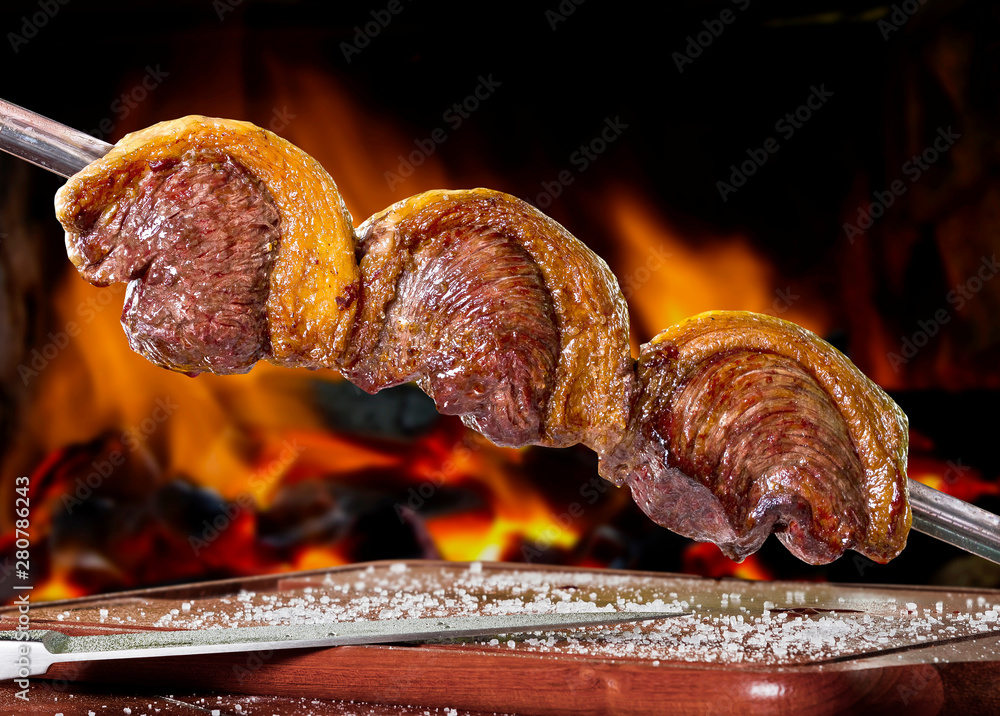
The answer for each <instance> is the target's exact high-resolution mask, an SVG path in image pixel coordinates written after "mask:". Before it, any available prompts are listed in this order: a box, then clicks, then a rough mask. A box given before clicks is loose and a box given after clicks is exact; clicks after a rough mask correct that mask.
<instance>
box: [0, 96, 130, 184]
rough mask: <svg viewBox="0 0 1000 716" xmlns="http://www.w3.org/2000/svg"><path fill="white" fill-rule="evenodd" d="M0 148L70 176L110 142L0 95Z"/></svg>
mask: <svg viewBox="0 0 1000 716" xmlns="http://www.w3.org/2000/svg"><path fill="white" fill-rule="evenodd" d="M0 149H2V150H3V151H5V152H9V153H10V154H13V155H14V156H15V157H20V158H21V159H26V160H27V161H29V162H31V163H32V164H34V165H36V166H39V167H41V168H42V169H48V170H49V171H50V172H54V173H56V174H58V175H59V176H62V177H71V176H73V175H74V174H76V173H77V172H78V171H80V170H81V169H83V168H84V167H85V166H87V165H88V164H90V163H91V162H93V161H94V160H96V159H100V158H101V157H103V156H104V155H105V154H107V153H108V151H109V150H110V149H111V145H110V144H108V143H107V142H102V141H101V140H99V139H95V138H94V137H91V136H90V135H89V134H86V133H84V132H81V131H79V130H76V129H73V128H72V127H67V126H66V125H65V124H61V123H59V122H56V121H53V120H51V119H49V118H48V117H43V116H42V115H40V114H36V113H34V112H31V111H29V110H27V109H24V108H23V107H18V106H17V105H16V104H11V103H10V102H7V101H5V100H2V99H0Z"/></svg>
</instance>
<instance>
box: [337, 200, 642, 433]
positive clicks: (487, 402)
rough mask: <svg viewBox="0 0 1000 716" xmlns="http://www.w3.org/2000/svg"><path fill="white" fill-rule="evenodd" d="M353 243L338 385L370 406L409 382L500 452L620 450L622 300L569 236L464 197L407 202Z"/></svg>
mask: <svg viewBox="0 0 1000 716" xmlns="http://www.w3.org/2000/svg"><path fill="white" fill-rule="evenodd" d="M358 234H359V242H358V257H359V261H360V268H361V297H360V302H361V305H360V308H359V315H358V321H357V323H356V324H355V328H354V333H353V334H352V336H351V344H352V348H351V351H350V353H349V355H350V358H349V359H348V360H347V361H345V365H343V366H341V368H340V370H341V371H342V372H343V373H344V375H345V376H346V377H347V378H348V379H350V380H351V381H352V382H354V383H355V384H357V385H358V386H360V387H362V388H364V389H365V390H367V391H370V392H375V391H377V390H380V389H382V388H385V387H388V386H390V385H396V384H398V383H401V382H405V381H409V380H416V381H417V382H418V383H419V384H420V386H421V387H422V388H423V389H424V390H425V391H426V392H427V393H428V394H429V395H430V396H431V397H433V398H434V400H435V402H436V404H437V406H438V409H439V410H441V411H442V412H444V413H448V414H452V415H461V416H462V419H463V420H464V421H465V422H466V424H467V425H469V426H470V427H472V428H474V429H476V430H478V431H479V432H481V433H482V434H483V435H486V437H488V438H490V439H491V440H492V441H494V442H495V443H497V444H500V445H511V446H519V445H528V444H540V445H552V446H566V445H572V444H575V443H578V442H582V443H584V444H586V445H588V446H589V447H592V448H593V449H595V450H597V451H598V452H603V451H604V450H606V449H608V448H609V447H610V446H612V445H615V444H617V443H618V442H619V441H620V440H621V436H622V435H623V434H624V431H625V429H626V427H627V422H628V410H629V400H630V399H631V395H632V386H633V383H634V373H633V370H632V359H631V356H630V354H629V344H628V319H627V315H626V307H625V299H624V298H623V297H622V295H621V291H620V290H619V289H618V283H617V281H616V280H615V278H614V276H613V275H612V274H611V272H610V270H609V269H608V267H607V266H606V265H605V264H604V262H603V261H601V260H600V259H599V258H598V257H597V256H596V255H595V254H594V253H593V252H592V251H590V249H588V248H587V247H586V246H584V245H583V244H582V243H580V242H579V241H578V240H577V239H576V238H575V237H574V236H573V235H572V234H570V233H569V232H568V231H566V229H564V228H563V227H562V226H560V225H559V224H557V223H556V222H555V221H553V220H552V219H550V218H548V217H547V216H545V215H544V214H541V213H540V212H538V211H537V210H535V209H534V208H533V207H531V206H529V205H528V204H526V203H525V202H523V201H521V200H519V199H516V198H515V197H512V196H509V195H507V194H502V193H500V192H496V191H490V190H488V189H472V190H469V191H431V192H426V193H424V194H419V195H417V196H415V197H411V198H410V199H407V200H406V201H403V202H400V203H398V204H396V205H394V206H392V207H390V208H389V209H387V210H385V211H383V212H380V213H379V214H376V215H375V216H373V217H372V218H371V219H369V220H368V221H366V222H365V223H364V224H363V225H362V226H361V227H359V229H358Z"/></svg>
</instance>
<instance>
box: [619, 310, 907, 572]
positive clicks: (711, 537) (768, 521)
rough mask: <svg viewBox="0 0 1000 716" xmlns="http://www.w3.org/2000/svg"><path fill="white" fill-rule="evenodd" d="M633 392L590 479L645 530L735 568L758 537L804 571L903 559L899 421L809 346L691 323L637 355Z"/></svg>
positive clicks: (883, 402)
mask: <svg viewBox="0 0 1000 716" xmlns="http://www.w3.org/2000/svg"><path fill="white" fill-rule="evenodd" d="M639 384H640V387H639V398H638V401H637V406H636V411H635V413H634V414H633V418H632V427H631V430H630V433H629V437H628V441H627V442H626V443H623V445H622V446H621V448H620V449H619V450H618V451H617V452H616V454H615V456H614V457H612V458H609V459H606V460H605V461H604V464H603V465H602V469H603V470H604V474H605V475H606V476H608V477H610V478H612V479H615V480H616V481H618V482H620V483H625V484H627V485H628V486H629V487H630V488H631V490H632V494H633V497H634V498H635V500H636V503H637V504H639V506H640V507H641V508H642V509H643V511H644V512H646V514H647V515H649V516H650V518H652V519H653V520H654V521H655V522H657V523H658V524H661V525H663V526H665V527H668V528H669V529H671V530H674V531H675V532H678V533H680V534H683V535H686V536H688V537H692V538H693V539H698V540H706V541H712V542H715V543H716V544H718V545H719V546H720V547H721V548H722V550H723V551H724V552H725V553H726V554H727V555H728V556H729V557H731V558H733V559H736V560H741V559H743V558H745V557H746V556H747V555H749V554H752V553H753V552H756V551H757V550H758V549H759V548H760V546H761V544H762V543H763V542H764V540H765V539H766V538H767V536H768V535H769V534H770V533H771V532H777V535H778V539H780V540H781V541H782V542H783V543H784V544H785V546H786V547H788V549H789V550H790V551H791V552H792V553H793V554H795V555H796V556H797V557H799V558H800V559H802V560H804V561H806V562H810V563H812V564H823V563H826V562H831V561H833V560H834V559H836V558H838V557H839V556H840V555H841V554H843V552H844V550H845V549H855V550H857V551H858V552H861V553H862V554H865V555H866V556H868V557H870V558H871V559H873V560H876V561H878V562H886V561H888V560H889V559H891V558H892V557H894V556H895V555H896V554H898V553H899V552H900V551H901V550H902V549H903V547H904V546H905V544H906V535H907V533H908V531H909V527H910V519H911V517H910V512H909V508H908V505H907V501H906V451H907V437H908V436H907V431H906V416H905V415H904V414H903V413H902V411H900V410H899V408H898V407H897V406H896V405H895V404H894V403H893V402H892V401H891V400H890V399H889V398H888V397H887V396H886V395H885V394H884V393H882V391H881V390H879V389H878V388H877V387H876V386H874V385H873V384H871V382H870V381H868V380H867V379H866V378H865V377H864V376H863V375H861V374H860V373H859V372H858V371H857V369H856V368H854V366H853V365H851V363H850V362H849V361H848V360H847V358H845V357H844V356H843V355H842V354H840V353H839V352H838V351H837V350H836V349H835V348H833V347H832V346H830V345H829V344H827V343H825V342H824V341H822V340H821V339H820V338H819V337H817V336H816V335H815V334H812V333H810V332H809V331H806V330H803V329H801V328H799V327H798V326H795V325H793V324H791V323H788V322H786V321H782V320H780V319H777V318H773V317H770V316H764V315H759V314H753V313H745V312H739V311H716V312H712V313H707V314H702V315H701V316H696V317H694V318H692V319H688V320H687V321H685V322H683V323H681V324H679V325H678V326H675V327H673V328H670V329H668V330H666V331H664V332H663V333H661V334H660V335H659V336H657V338H656V339H654V341H653V342H651V343H649V344H646V345H644V346H643V347H642V351H641V354H640V357H639Z"/></svg>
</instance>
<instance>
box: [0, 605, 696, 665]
mask: <svg viewBox="0 0 1000 716" xmlns="http://www.w3.org/2000/svg"><path fill="white" fill-rule="evenodd" d="M688 613H689V612H680V611H656V612H652V611H649V612H646V611H640V612H635V611H632V612H572V613H565V614H504V615H497V616H466V617H431V618H413V619H376V620H368V621H355V622H335V623H331V624H296V625H290V626H256V627H227V628H221V629H202V630H193V629H182V630H177V631H146V632H130V633H122V634H101V635H96V636H69V635H67V634H63V633H62V632H59V631H53V630H29V631H24V632H7V634H8V635H9V636H8V635H4V636H3V637H0V681H9V680H11V679H26V678H28V677H30V676H41V675H43V674H45V672H47V671H48V669H49V667H50V666H51V665H52V664H55V663H58V662H68V661H102V660H107V659H148V658H153V657H162V656H185V655H190V654H219V653H231V652H245V651H258V650H260V651H267V650H272V649H305V648H323V647H333V646H345V645H349V644H385V643H392V642H412V641H429V640H434V639H454V638H460V637H471V636H491V635H498V634H518V633H524V632H534V631H555V630H565V629H575V628H581V627H594V626H608V625H613V624H622V623H626V622H635V621H647V620H654V619H666V618H669V617H677V616H683V615H684V614H688ZM22 634H23V635H26V636H20V635H22Z"/></svg>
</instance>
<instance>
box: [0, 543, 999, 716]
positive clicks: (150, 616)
mask: <svg viewBox="0 0 1000 716" xmlns="http://www.w3.org/2000/svg"><path fill="white" fill-rule="evenodd" d="M663 607H667V608H681V609H683V610H685V611H688V612H690V613H689V614H688V615H687V616H683V617H678V618H675V619H670V620H664V621H661V622H647V623H644V624H641V625H631V624H630V625H622V626H616V627H601V628H592V629H589V630H583V631H578V632H574V633H572V634H568V635H567V634H563V635H555V634H535V635H507V636H503V637H498V638H496V639H489V638H481V639H471V640H463V641H462V642H460V643H459V642H448V643H436V644H423V645H409V646H406V645H399V646H358V647H339V648H333V649H325V650H294V651H284V652H281V651H276V652H271V653H250V654H232V655H213V656H205V657H199V658H192V657H178V658H164V659H147V660H137V661H130V662H122V661H118V662H105V663H101V662H92V663H81V664H67V665H57V666H54V667H53V668H52V669H50V671H49V674H48V675H47V680H45V681H42V682H38V683H36V684H35V686H34V687H33V688H34V690H35V702H36V703H38V699H40V698H44V697H45V696H46V695H48V696H49V697H50V698H55V697H57V696H58V694H59V693H63V692H65V690H66V689H67V688H72V689H80V688H81V687H80V686H79V684H82V683H88V686H87V689H89V693H95V691H94V690H95V689H97V692H96V693H98V694H100V689H107V690H108V693H118V692H120V691H121V689H122V688H123V687H126V686H127V687H129V688H139V687H141V688H142V689H143V690H145V691H148V692H149V693H157V694H159V693H166V692H167V691H169V692H170V693H172V694H184V693H187V694H197V693H202V694H203V693H209V692H214V693H218V694H223V695H229V696H232V695H237V694H252V695H258V696H268V697H270V698H271V699H272V702H271V703H272V706H273V705H274V704H276V703H277V702H275V701H273V699H278V700H281V699H285V700H288V699H292V700H295V699H303V698H306V699H310V700H312V701H315V704H314V705H313V706H311V707H310V708H312V709H314V710H315V709H317V708H318V707H319V706H321V705H322V704H327V705H329V704H333V703H335V702H345V701H362V702H369V703H373V704H384V705H387V706H386V708H397V709H399V708H404V707H407V708H408V707H414V708H416V707H428V708H445V709H460V710H463V711H479V712H488V713H492V712H500V713H532V714H555V713H579V714H599V713H600V714H606V713H622V714H625V713H629V714H632V713H634V714H660V713H676V714H704V713H723V714H725V713H733V714H748V713H775V712H788V713H791V712H792V711H795V712H797V713H809V714H833V713H865V712H879V711H881V712H882V713H885V712H886V709H893V710H900V709H905V710H906V712H907V713H908V714H910V715H911V716H917V715H918V714H938V713H952V712H961V713H983V714H987V713H988V714H993V713H1000V617H998V611H1000V592H998V591H991V590H951V589H934V588H921V589H913V588H905V587H891V586H869V585H866V586H860V585H855V586H845V585H833V584H811V583H800V582H745V581H739V580H710V579H703V578H698V577H689V576H683V575H672V574H659V573H644V572H623V571H612V570H586V569H570V568H561V567H559V568H557V567H546V566H538V565H521V564H490V563H483V564H479V563H472V564H467V563H453V562H426V561H410V562H380V563H372V564H358V565H351V566H348V567H342V568H336V569H331V570H322V571H316V572H308V573H297V574H294V575H283V576H269V577H260V578H253V579H244V580H227V581H222V582H212V583H202V584H193V585H186V586H182V587H169V588H163V589H151V590H143V591H137V592H129V593H120V594H117V595H105V596H97V597H88V598H84V599H76V600H67V601H63V602H49V603H45V604H36V605H34V606H33V607H32V609H31V612H30V615H31V626H32V628H39V629H43V628H51V629H59V630H61V631H64V632H66V633H107V632H121V631H131V630H146V629H182V628H190V629H206V628H224V627H229V626H251V625H260V624H289V623H304V622H310V621H321V622H332V621H344V620H351V619H360V618H365V619H377V618H392V617H401V616H442V615H450V614H490V613H510V612H524V611H537V612H548V611H574V610H581V609H582V610H593V609H595V608H599V609H616V610H618V609H650V610H656V609H660V608H663ZM16 619H17V611H16V609H14V608H11V607H7V608H3V609H0V628H7V629H9V628H13V626H14V623H15V622H16ZM53 685H58V686H62V688H63V692H60V691H58V690H55V689H53ZM5 697H6V698H9V697H10V694H9V693H6V692H5V693H3V694H0V705H5V704H6V703H7V701H6V700H5ZM241 708H242V707H241ZM247 708H249V706H247ZM265 711H266V707H265ZM279 711H280V709H276V710H272V711H270V712H267V713H278V712H279ZM315 712H316V713H342V712H341V711H315ZM134 713H136V714H138V713H139V711H135V712H134ZM221 713H250V711H229V710H226V711H222V710H221V709H220V714H221ZM261 713H264V711H262V712H261ZM373 713H374V712H373Z"/></svg>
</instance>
